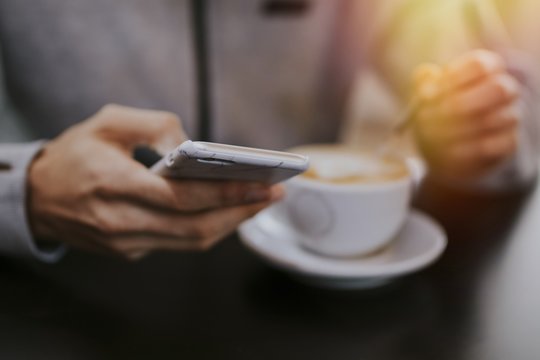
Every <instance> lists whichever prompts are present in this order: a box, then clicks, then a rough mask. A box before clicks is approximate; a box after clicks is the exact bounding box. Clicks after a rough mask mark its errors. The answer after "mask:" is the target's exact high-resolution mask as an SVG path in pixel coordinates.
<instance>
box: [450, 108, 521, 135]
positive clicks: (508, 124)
mask: <svg viewBox="0 0 540 360" xmlns="http://www.w3.org/2000/svg"><path fill="white" fill-rule="evenodd" d="M520 118H521V110H520V106H518V105H517V104H508V105H506V106H503V107H502V108H499V109H497V110H495V111H492V112H491V113H488V114H485V115H482V116H477V117H472V118H469V119H467V121H461V122H459V123H456V124H455V126H450V127H448V128H447V129H446V134H445V135H444V136H445V138H447V139H448V140H449V141H450V142H460V141H475V140H478V139H482V138H483V137H485V136H490V135H495V134H496V133H504V132H507V133H515V132H516V131H517V128H518V124H519V121H520Z"/></svg>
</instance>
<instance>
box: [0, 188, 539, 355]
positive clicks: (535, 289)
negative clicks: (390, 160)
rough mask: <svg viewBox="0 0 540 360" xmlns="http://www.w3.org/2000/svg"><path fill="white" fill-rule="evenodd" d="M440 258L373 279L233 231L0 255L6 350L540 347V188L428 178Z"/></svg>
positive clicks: (425, 195)
mask: <svg viewBox="0 0 540 360" xmlns="http://www.w3.org/2000/svg"><path fill="white" fill-rule="evenodd" d="M416 206H417V207H419V208H421V209H423V210H425V211H427V212H428V213H430V214H431V215H432V216H434V217H435V218H437V219H438V220H439V221H440V222H441V224H443V226H444V227H445V228H446V229H447V232H448V235H449V247H448V249H447V251H446V252H445V254H444V255H443V256H442V258H441V259H440V260H439V261H438V262H437V263H436V264H435V265H434V266H432V267H430V268H429V269H426V270H424V271H422V272H420V273H417V274H414V275H411V276H408V277H405V278H403V279H401V280H399V281H396V282H393V283H392V284H390V285H388V286H385V287H381V288H379V289H375V290H373V289H372V290H363V291H330V290H322V289H317V288H311V287H308V286H305V285H302V284H299V283H297V282H295V281H294V280H291V279H289V278H288V277H287V275H286V274H283V273H280V272H278V271H276V270H273V269H271V268H269V267H267V266H266V265H264V264H263V263H262V262H261V261H260V260H259V259H258V258H257V257H256V256H255V255H253V254H252V253H250V252H249V251H248V250H246V249H245V248H244V247H243V246H242V245H241V244H240V243H239V241H238V239H237V238H236V237H234V236H233V237H231V238H230V239H228V240H227V241H225V242H224V243H222V244H221V245H219V246H218V247H217V248H215V249H214V250H212V251H210V252H208V253H189V254H187V253H183V254H155V255H152V256H150V257H148V258H146V259H144V260H143V261H141V262H138V263H129V262H125V261H121V260H117V259H113V258H106V257H99V256H97V255H90V254H84V253H78V252H70V253H69V255H68V256H66V257H65V259H63V260H62V261H61V262H59V263H58V264H55V265H45V264H39V263H28V262H21V261H16V260H12V259H11V260H10V259H0V359H103V358H105V359H109V358H110V359H124V358H125V359H148V358H152V359H169V358H182V359H415V360H419V359H430V360H432V359H452V360H458V359H475V360H483V359H489V360H498V359H500V360H521V359H523V360H525V359H527V360H528V359H531V360H533V359H540V280H539V278H540V261H539V259H540V193H539V192H538V191H535V190H534V187H531V188H530V189H528V190H526V191H522V192H518V193H513V194H506V195H474V196H472V195H466V194H462V193H457V192H451V191H448V190H444V189H440V188H438V187H437V186H434V185H430V184H428V185H426V186H424V189H423V190H422V191H421V192H420V196H419V199H418V200H417V202H416Z"/></svg>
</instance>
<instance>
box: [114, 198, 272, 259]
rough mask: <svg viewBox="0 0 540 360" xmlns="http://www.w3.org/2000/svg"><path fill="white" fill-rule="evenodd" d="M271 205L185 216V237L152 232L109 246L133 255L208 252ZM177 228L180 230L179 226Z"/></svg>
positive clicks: (123, 237)
mask: <svg viewBox="0 0 540 360" xmlns="http://www.w3.org/2000/svg"><path fill="white" fill-rule="evenodd" d="M270 204H271V202H265V203H257V204H252V205H243V206H237V207H232V208H227V209H221V210H215V211H212V212H208V213H204V214H199V215H194V216H191V217H186V216H184V217H183V218H182V219H181V220H182V222H183V227H184V228H183V230H182V231H181V232H182V233H183V235H181V236H170V235H164V234H161V233H160V234H158V233H152V232H138V233H125V234H118V235H114V236H112V237H111V240H110V241H109V246H110V248H111V249H112V250H113V251H115V252H116V253H120V254H131V255H132V254H134V253H141V252H143V253H147V252H150V251H156V250H169V251H184V250H207V249H209V248H210V247H212V246H213V245H215V243H217V242H218V241H219V240H220V239H222V238H224V237H225V236H226V235H228V234H230V233H231V232H232V231H234V230H235V229H236V228H237V227H238V225H239V224H240V223H241V222H242V221H244V220H246V219H247V218H249V217H251V216H253V215H255V214H256V213H257V212H259V211H260V210H262V209H264V208H265V207H267V206H268V205H270ZM175 226H177V227H178V226H179V225H178V223H177V224H175Z"/></svg>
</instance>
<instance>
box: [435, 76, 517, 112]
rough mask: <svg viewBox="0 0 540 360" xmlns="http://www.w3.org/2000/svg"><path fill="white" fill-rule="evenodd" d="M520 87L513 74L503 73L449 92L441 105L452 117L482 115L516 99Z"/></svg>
mask: <svg viewBox="0 0 540 360" xmlns="http://www.w3.org/2000/svg"><path fill="white" fill-rule="evenodd" d="M519 88H520V87H519V84H518V82H517V81H516V80H515V79H514V78H513V77H512V76H511V75H509V74H506V73H501V74H497V75H494V76H491V77H488V78H486V80H485V81H482V82H480V83H477V84H475V85H474V86H471V87H469V88H466V89H462V90H461V91H457V92H454V93H451V94H449V95H448V96H447V97H446V98H445V99H444V101H443V102H442V103H441V106H442V109H443V112H444V113H445V114H446V115H447V116H448V117H450V118H452V117H456V118H459V117H465V116H475V115H480V114H483V113H486V112H490V111H493V110H494V109H496V108H498V107H500V106H502V105H505V104H508V103H509V102H511V101H512V100H514V99H515V98H516V97H517V96H518V95H519Z"/></svg>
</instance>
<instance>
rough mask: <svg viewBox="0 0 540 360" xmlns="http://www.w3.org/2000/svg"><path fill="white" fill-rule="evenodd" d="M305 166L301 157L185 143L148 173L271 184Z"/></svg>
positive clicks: (287, 177)
mask: <svg viewBox="0 0 540 360" xmlns="http://www.w3.org/2000/svg"><path fill="white" fill-rule="evenodd" d="M308 166H309V159H308V158H307V157H306V156H303V155H298V154H293V153H287V152H281V151H272V150H264V149H256V148H249V147H243V146H235V145H225V144H216V143H209V142H202V141H191V140H188V141H185V142H183V143H182V144H180V146H178V147H177V148H176V149H175V150H173V151H171V152H170V153H169V154H167V155H166V156H164V157H163V158H162V159H161V160H160V161H158V162H157V163H156V164H155V165H154V166H152V168H151V170H152V171H153V172H155V173H157V174H159V175H162V176H165V177H171V178H180V179H201V180H209V179H211V180H240V181H257V182H264V183H268V184H275V183H278V182H281V181H284V180H287V179H289V178H291V177H293V176H296V175H299V174H301V173H302V172H304V171H306V170H307V168H308Z"/></svg>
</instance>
